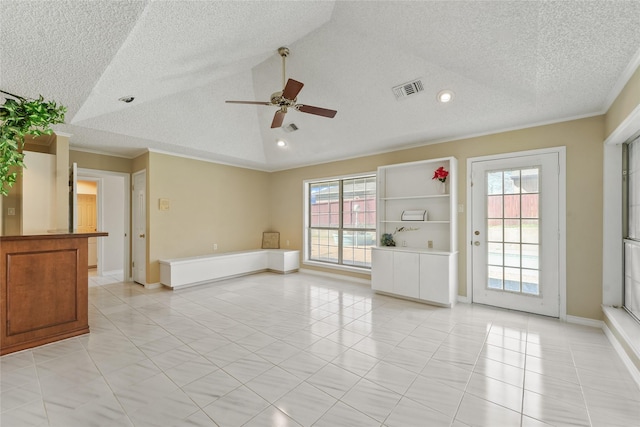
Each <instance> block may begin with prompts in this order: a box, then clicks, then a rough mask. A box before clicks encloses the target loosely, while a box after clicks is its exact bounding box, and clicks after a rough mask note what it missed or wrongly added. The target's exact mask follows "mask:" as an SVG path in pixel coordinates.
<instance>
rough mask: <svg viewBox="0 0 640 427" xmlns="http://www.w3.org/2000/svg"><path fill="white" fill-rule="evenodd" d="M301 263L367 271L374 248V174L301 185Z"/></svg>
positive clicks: (325, 179)
mask: <svg viewBox="0 0 640 427" xmlns="http://www.w3.org/2000/svg"><path fill="white" fill-rule="evenodd" d="M304 194H305V197H304V203H305V209H304V216H305V218H304V247H305V256H304V262H305V263H307V264H316V265H324V266H334V267H336V268H342V269H347V270H352V269H353V270H356V271H368V270H370V269H371V247H372V246H375V245H376V241H377V237H376V174H375V173H368V174H363V175H357V176H342V177H333V178H324V179H316V180H308V181H305V182H304Z"/></svg>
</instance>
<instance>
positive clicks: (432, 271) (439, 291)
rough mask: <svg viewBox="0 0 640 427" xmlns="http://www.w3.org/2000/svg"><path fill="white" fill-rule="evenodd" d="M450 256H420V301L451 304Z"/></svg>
mask: <svg viewBox="0 0 640 427" xmlns="http://www.w3.org/2000/svg"><path fill="white" fill-rule="evenodd" d="M450 257H451V256H450V255H432V254H420V299H424V300H427V301H433V302H437V303H440V304H451V303H452V301H450V295H451V293H450V286H451V280H450V276H449V263H450Z"/></svg>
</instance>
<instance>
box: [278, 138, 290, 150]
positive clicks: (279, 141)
mask: <svg viewBox="0 0 640 427" xmlns="http://www.w3.org/2000/svg"><path fill="white" fill-rule="evenodd" d="M276 145H277V146H278V147H281V148H282V147H286V146H287V143H286V142H285V141H284V140H282V139H279V140H277V141H276Z"/></svg>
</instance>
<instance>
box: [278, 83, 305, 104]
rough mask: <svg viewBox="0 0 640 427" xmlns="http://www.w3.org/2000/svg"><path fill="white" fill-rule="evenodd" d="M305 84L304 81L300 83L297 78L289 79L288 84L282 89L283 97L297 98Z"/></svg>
mask: <svg viewBox="0 0 640 427" xmlns="http://www.w3.org/2000/svg"><path fill="white" fill-rule="evenodd" d="M303 86H304V83H300V82H299V81H297V80H293V79H289V80H287V84H286V85H285V87H284V90H283V91H282V97H283V98H286V99H296V96H298V94H299V93H300V91H301V90H302V87H303Z"/></svg>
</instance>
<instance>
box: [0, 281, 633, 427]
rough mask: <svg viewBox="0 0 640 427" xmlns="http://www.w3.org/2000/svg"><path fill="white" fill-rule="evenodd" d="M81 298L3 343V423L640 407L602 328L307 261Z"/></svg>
mask: <svg viewBox="0 0 640 427" xmlns="http://www.w3.org/2000/svg"><path fill="white" fill-rule="evenodd" d="M89 299H90V308H89V309H90V313H89V319H90V325H91V330H92V332H91V334H88V335H85V336H82V337H77V338H72V339H69V340H64V341H61V342H58V343H54V344H51V345H46V346H42V347H39V348H36V349H33V350H26V351H22V352H18V353H14V354H11V355H7V356H2V358H0V392H1V393H2V394H1V396H0V399H1V400H0V402H1V404H0V410H1V411H2V413H1V418H2V425H3V426H4V425H5V424H7V425H8V426H13V425H15V426H20V427H22V426H30V425H36V426H38V425H50V426H58V425H60V426H64V427H71V426H73V427H75V426H76V425H82V426H85V425H86V426H92V425H103V426H109V427H116V426H117V427H127V426H130V427H133V426H135V427H146V426H153V427H156V426H158V425H162V426H167V427H173V426H175V427H189V426H191V427H209V426H228V425H231V426H233V425H243V424H245V425H247V426H250V427H251V426H253V427H256V426H269V427H271V426H296V427H299V426H307V425H314V426H315V427H323V426H331V427H334V426H336V427H338V426H345V427H346V426H348V427H352V426H354V427H357V426H367V427H369V426H386V427H394V426H398V425H400V426H411V425H433V426H439V425H446V426H449V425H450V426H454V427H470V426H475V425H492V426H503V425H505V426H507V425H520V424H521V425H522V426H525V427H546V426H549V425H563V424H567V423H569V424H577V425H588V423H589V421H590V422H591V424H592V425H593V426H603V427H612V426H625V427H626V426H631V425H635V424H637V422H636V420H637V419H640V415H639V414H638V412H637V411H638V408H639V407H640V405H639V404H638V403H639V402H640V389H638V386H637V384H635V382H633V381H632V380H631V379H630V377H629V374H628V372H627V371H626V368H625V367H624V365H623V364H622V362H621V361H620V359H619V358H618V356H617V354H616V353H615V351H614V350H613V347H612V346H611V345H610V344H609V342H608V341H607V339H606V337H605V336H604V335H603V333H602V331H600V330H599V329H597V328H590V327H584V326H579V325H572V324H567V323H565V322H560V321H558V320H554V319H548V318H543V317H540V316H534V315H527V314H522V313H514V312H509V311H506V310H500V309H493V308H490V307H485V306H478V305H473V304H458V305H456V306H455V307H453V308H451V309H447V308H440V307H431V306H428V305H423V304H418V303H415V302H411V301H404V300H400V299H396V298H392V297H386V296H381V295H377V294H374V293H372V292H371V290H370V289H369V288H368V287H367V286H362V285H360V284H354V283H350V282H347V281H341V280H339V279H335V278H326V277H319V276H312V275H305V274H295V275H286V276H281V275H274V274H260V275H255V276H251V277H243V278H238V279H232V280H227V281H225V282H224V283H218V284H216V285H212V286H202V287H195V288H191V289H187V290H184V291H182V292H179V293H176V292H172V291H170V290H168V289H164V288H160V289H155V290H147V289H144V288H143V287H140V286H138V285H133V284H131V283H119V282H114V283H109V284H104V285H102V286H100V287H94V288H91V289H90V296H89ZM485 338H486V340H485ZM363 377H366V378H363ZM523 388H524V390H523ZM465 390H466V393H465ZM523 396H524V398H523ZM338 399H339V400H338ZM45 405H47V407H46V410H45ZM276 405H278V406H280V407H278V406H276ZM519 406H520V408H519ZM521 408H524V410H523V411H522V410H521ZM285 410H286V411H287V412H286V413H285V412H284V411H285ZM454 417H455V418H454ZM452 418H454V419H452Z"/></svg>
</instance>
